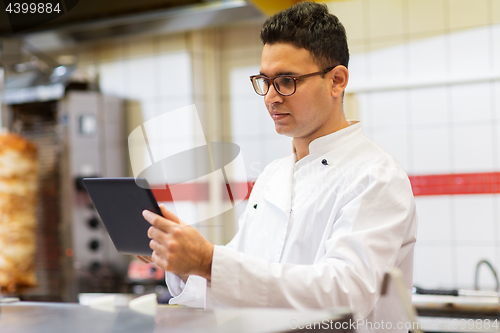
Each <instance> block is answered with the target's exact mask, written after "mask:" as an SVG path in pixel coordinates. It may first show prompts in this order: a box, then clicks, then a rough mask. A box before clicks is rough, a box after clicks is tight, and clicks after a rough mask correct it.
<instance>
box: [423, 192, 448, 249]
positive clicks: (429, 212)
mask: <svg viewBox="0 0 500 333" xmlns="http://www.w3.org/2000/svg"><path fill="white" fill-rule="evenodd" d="M415 204H416V206H417V214H418V236H417V241H418V243H419V244H427V245H429V244H433V245H450V242H451V240H452V239H453V238H454V237H453V236H454V233H453V228H452V218H451V208H452V207H451V198H450V196H448V195H440V196H435V197H433V196H421V197H416V198H415ZM422 246H424V245H422Z"/></svg>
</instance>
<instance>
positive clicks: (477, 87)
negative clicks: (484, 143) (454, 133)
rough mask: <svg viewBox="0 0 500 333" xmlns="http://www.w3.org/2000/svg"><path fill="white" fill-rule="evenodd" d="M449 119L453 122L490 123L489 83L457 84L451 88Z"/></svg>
mask: <svg viewBox="0 0 500 333" xmlns="http://www.w3.org/2000/svg"><path fill="white" fill-rule="evenodd" d="M450 89H451V117H452V119H453V121H454V122H468V123H471V122H475V121H478V120H487V121H491V119H492V113H491V108H492V105H491V90H492V89H491V83H490V82H481V83H473V84H459V85H454V86H452V87H451V88H450Z"/></svg>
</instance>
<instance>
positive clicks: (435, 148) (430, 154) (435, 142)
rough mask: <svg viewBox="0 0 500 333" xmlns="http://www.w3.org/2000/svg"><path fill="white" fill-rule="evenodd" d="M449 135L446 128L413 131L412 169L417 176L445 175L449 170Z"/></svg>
mask: <svg viewBox="0 0 500 333" xmlns="http://www.w3.org/2000/svg"><path fill="white" fill-rule="evenodd" d="M450 148H451V145H450V134H449V129H448V127H447V126H446V125H445V126H439V127H435V128H433V127H431V128H424V129H414V130H413V133H412V149H410V150H409V151H410V153H413V158H412V161H413V164H412V166H413V168H412V173H413V174H417V175H428V174H446V173H449V171H450V170H451V165H452V163H451V152H450Z"/></svg>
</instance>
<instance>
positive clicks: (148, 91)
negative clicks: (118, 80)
mask: <svg viewBox="0 0 500 333" xmlns="http://www.w3.org/2000/svg"><path fill="white" fill-rule="evenodd" d="M154 60H155V58H154V57H153V56H147V57H141V58H131V59H128V60H125V72H126V73H127V75H128V78H127V80H128V84H129V90H128V96H129V97H128V98H131V99H140V100H147V99H150V98H153V97H154V96H155V95H156V94H155V93H156V87H157V86H158V84H157V83H156V82H155V79H156V77H157V76H156V75H155V74H156V70H157V66H156V65H155V61H154Z"/></svg>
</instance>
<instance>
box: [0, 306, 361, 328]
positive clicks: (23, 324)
mask: <svg viewBox="0 0 500 333" xmlns="http://www.w3.org/2000/svg"><path fill="white" fill-rule="evenodd" d="M350 318H351V314H350V313H349V311H347V310H345V309H336V310H332V311H319V310H318V311H295V310H288V309H215V310H213V311H208V310H207V311H206V310H198V309H189V308H178V307H171V306H165V307H159V308H158V309H157V310H156V314H155V315H154V316H153V315H145V314H141V313H138V312H135V311H133V310H131V309H129V308H125V307H123V308H116V310H115V312H107V311H101V310H96V309H92V308H89V307H87V306H83V305H79V304H70V303H35V302H17V303H11V304H4V305H0V332H1V333H80V332H81V333H118V332H119V333H162V332H169V333H171V332H186V333H190V332H207V333H210V332H218V333H219V332H220V333H225V332H227V333H235V332H239V333H247V332H296V331H298V330H299V329H298V328H297V327H298V326H299V325H298V324H299V323H300V324H301V325H304V324H307V323H314V322H320V323H323V322H325V323H328V326H329V327H330V326H331V327H332V328H334V327H335V325H334V323H335V322H339V323H340V324H341V322H345V321H347V322H349V319H350ZM330 320H331V321H332V322H331V323H332V324H330ZM337 327H340V325H337ZM305 331H309V332H311V329H308V330H305ZM322 331H323V330H322ZM324 331H325V332H329V331H332V332H333V331H335V332H350V331H349V330H335V329H332V330H324Z"/></svg>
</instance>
